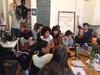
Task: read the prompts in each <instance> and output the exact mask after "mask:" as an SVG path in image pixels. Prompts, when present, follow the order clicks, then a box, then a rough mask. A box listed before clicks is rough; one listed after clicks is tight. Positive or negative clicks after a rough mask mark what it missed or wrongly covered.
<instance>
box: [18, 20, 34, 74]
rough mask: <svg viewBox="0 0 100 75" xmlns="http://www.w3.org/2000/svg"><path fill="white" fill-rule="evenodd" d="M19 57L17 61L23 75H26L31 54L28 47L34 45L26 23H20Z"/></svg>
mask: <svg viewBox="0 0 100 75" xmlns="http://www.w3.org/2000/svg"><path fill="white" fill-rule="evenodd" d="M19 41H20V42H19V54H20V55H19V56H18V61H19V63H20V65H21V67H22V69H23V71H24V75H28V73H29V72H28V69H29V62H30V60H31V57H32V54H31V50H30V47H31V46H32V45H34V44H35V43H36V41H34V40H33V35H32V32H31V30H30V29H29V26H28V25H27V23H26V22H24V23H21V28H20V40H19Z"/></svg>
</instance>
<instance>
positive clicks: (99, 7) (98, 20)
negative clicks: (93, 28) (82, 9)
mask: <svg viewBox="0 0 100 75" xmlns="http://www.w3.org/2000/svg"><path fill="white" fill-rule="evenodd" d="M94 13H95V14H94V18H93V25H100V0H96V3H95V10H94Z"/></svg>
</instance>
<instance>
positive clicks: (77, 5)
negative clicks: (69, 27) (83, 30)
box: [50, 0, 100, 31]
mask: <svg viewBox="0 0 100 75" xmlns="http://www.w3.org/2000/svg"><path fill="white" fill-rule="evenodd" d="M99 5H100V0H51V14H50V15H51V16H50V27H53V26H54V25H56V24H58V11H75V12H76V25H75V27H76V29H75V31H77V24H79V25H82V24H83V23H84V22H87V23H89V24H90V25H100V21H99V19H100V15H99V13H100V10H99ZM98 30H99V29H98Z"/></svg>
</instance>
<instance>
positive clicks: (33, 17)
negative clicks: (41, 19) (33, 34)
mask: <svg viewBox="0 0 100 75" xmlns="http://www.w3.org/2000/svg"><path fill="white" fill-rule="evenodd" d="M31 8H34V9H36V8H37V0H31ZM31 19H32V20H31V25H32V29H33V27H34V24H35V23H36V22H37V16H35V15H32V17H31Z"/></svg>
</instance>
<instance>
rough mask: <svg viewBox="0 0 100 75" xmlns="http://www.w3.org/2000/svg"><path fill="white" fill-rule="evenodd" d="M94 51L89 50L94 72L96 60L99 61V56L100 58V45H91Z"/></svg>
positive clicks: (91, 67)
mask: <svg viewBox="0 0 100 75" xmlns="http://www.w3.org/2000/svg"><path fill="white" fill-rule="evenodd" d="M91 47H92V49H90V50H89V55H90V56H89V57H90V69H91V70H92V69H93V67H94V63H95V62H96V60H95V59H99V60H100V58H99V57H98V55H99V56H100V46H99V45H94V44H93V45H91Z"/></svg>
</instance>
